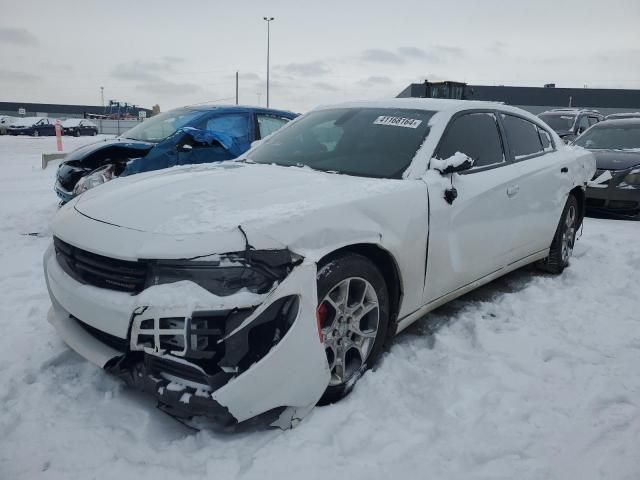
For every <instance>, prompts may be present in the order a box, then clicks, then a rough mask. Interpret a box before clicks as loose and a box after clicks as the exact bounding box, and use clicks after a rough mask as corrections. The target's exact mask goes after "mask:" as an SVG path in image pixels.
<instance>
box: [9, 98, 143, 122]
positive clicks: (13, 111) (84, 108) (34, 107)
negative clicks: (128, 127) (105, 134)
mask: <svg viewBox="0 0 640 480" xmlns="http://www.w3.org/2000/svg"><path fill="white" fill-rule="evenodd" d="M140 112H144V113H143V114H142V116H144V117H150V116H151V113H152V112H151V110H150V109H148V108H141V107H138V106H136V105H130V104H127V103H122V102H113V101H110V102H109V104H108V105H105V106H100V105H61V104H54V103H26V102H0V115H10V116H12V117H51V118H113V119H126V118H135V119H137V118H139V117H140Z"/></svg>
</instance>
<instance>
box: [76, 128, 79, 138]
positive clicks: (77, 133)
mask: <svg viewBox="0 0 640 480" xmlns="http://www.w3.org/2000/svg"><path fill="white" fill-rule="evenodd" d="M75 136H76V137H79V136H80V129H78V130H76V133H75Z"/></svg>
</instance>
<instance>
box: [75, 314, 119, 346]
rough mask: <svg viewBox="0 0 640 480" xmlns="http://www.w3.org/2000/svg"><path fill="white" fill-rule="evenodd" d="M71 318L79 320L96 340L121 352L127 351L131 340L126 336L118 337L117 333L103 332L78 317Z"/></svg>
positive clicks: (79, 323)
mask: <svg viewBox="0 0 640 480" xmlns="http://www.w3.org/2000/svg"><path fill="white" fill-rule="evenodd" d="M71 318H73V319H74V320H75V321H76V322H78V325H80V326H81V327H82V328H84V329H85V330H86V331H87V332H88V333H89V334H90V335H91V336H92V337H94V338H95V339H96V340H98V341H100V342H102V343H104V344H105V345H108V346H110V347H111V348H113V349H114V350H118V351H119V352H122V353H124V352H126V351H127V349H128V345H129V342H128V340H127V339H126V338H120V337H116V336H115V335H111V334H109V333H107V332H103V331H102V330H98V329H97V328H94V327H92V326H91V325H87V324H86V323H84V322H83V321H81V320H78V319H77V318H76V317H73V316H72V317H71Z"/></svg>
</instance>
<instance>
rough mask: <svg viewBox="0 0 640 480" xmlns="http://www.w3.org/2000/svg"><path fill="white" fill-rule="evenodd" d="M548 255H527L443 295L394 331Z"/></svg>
mask: <svg viewBox="0 0 640 480" xmlns="http://www.w3.org/2000/svg"><path fill="white" fill-rule="evenodd" d="M548 255H549V249H548V248H546V249H544V250H541V251H540V252H537V253H534V254H532V255H529V256H527V257H524V258H522V259H520V260H517V261H515V262H513V263H510V264H509V265H507V266H505V267H503V268H501V269H500V270H496V271H495V272H493V273H490V274H489V275H486V276H484V277H482V278H480V279H478V280H475V281H473V282H471V283H469V284H467V285H465V286H463V287H460V288H459V289H457V290H454V291H453V292H451V293H447V294H446V295H443V296H442V297H440V298H436V299H435V300H432V301H431V302H429V303H427V304H426V305H424V306H422V307H421V308H419V309H418V310H416V311H414V312H412V313H410V314H408V315H407V316H405V317H404V318H402V319H401V320H399V321H398V329H397V331H396V333H400V332H401V331H402V330H404V329H405V328H407V327H408V326H409V325H411V324H412V323H413V322H415V321H416V320H419V319H420V318H422V317H424V316H425V315H426V314H427V313H429V312H430V311H432V310H435V309H436V308H438V307H440V306H442V305H444V304H445V303H448V302H450V301H451V300H454V299H456V298H458V297H460V296H462V295H464V294H465V293H468V292H470V291H471V290H475V289H476V288H478V287H481V286H482V285H485V284H487V283H489V282H491V281H493V280H495V279H496V278H499V277H501V276H503V275H506V274H507V273H509V272H512V271H514V270H517V269H519V268H521V267H524V266H525V265H529V264H530V263H533V262H537V261H538V260H542V259H543V258H546V257H547V256H548Z"/></svg>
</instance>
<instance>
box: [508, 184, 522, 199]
mask: <svg viewBox="0 0 640 480" xmlns="http://www.w3.org/2000/svg"><path fill="white" fill-rule="evenodd" d="M519 191H520V186H519V185H511V186H509V187H507V196H508V197H513V196H515V195H516V194H517V193H518V192H519Z"/></svg>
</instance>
